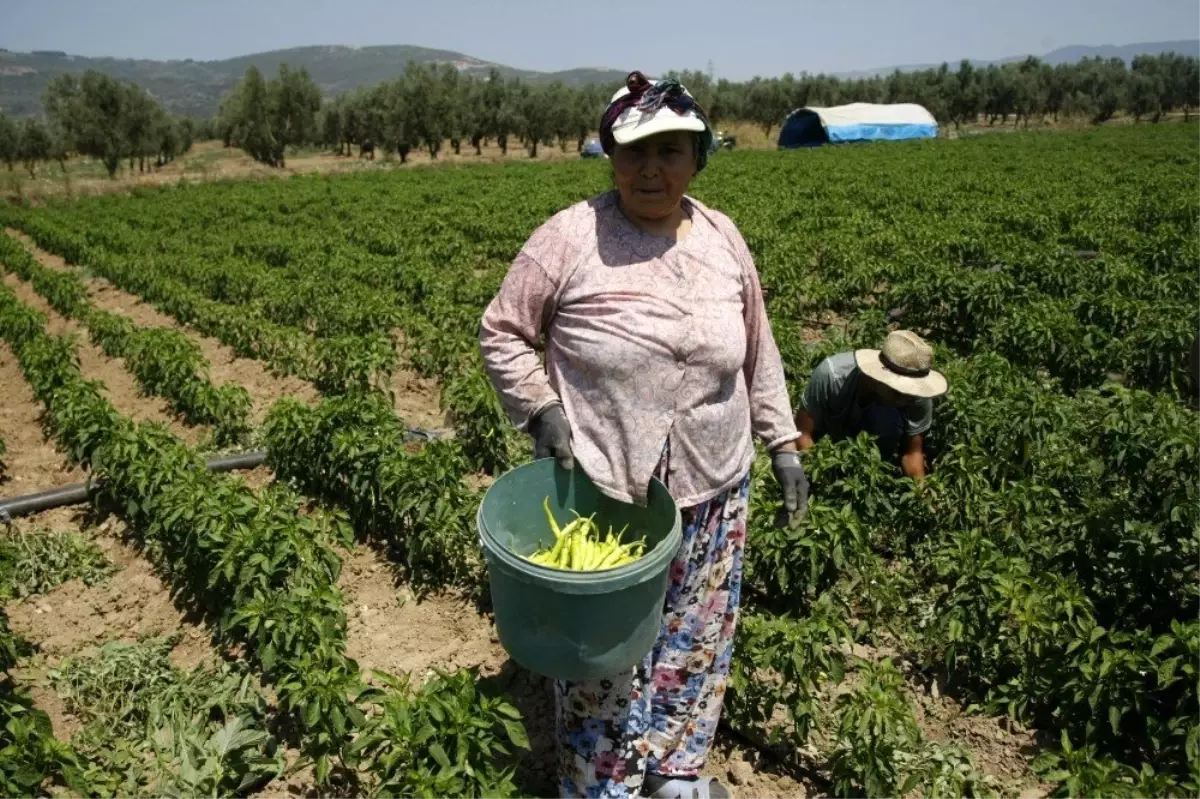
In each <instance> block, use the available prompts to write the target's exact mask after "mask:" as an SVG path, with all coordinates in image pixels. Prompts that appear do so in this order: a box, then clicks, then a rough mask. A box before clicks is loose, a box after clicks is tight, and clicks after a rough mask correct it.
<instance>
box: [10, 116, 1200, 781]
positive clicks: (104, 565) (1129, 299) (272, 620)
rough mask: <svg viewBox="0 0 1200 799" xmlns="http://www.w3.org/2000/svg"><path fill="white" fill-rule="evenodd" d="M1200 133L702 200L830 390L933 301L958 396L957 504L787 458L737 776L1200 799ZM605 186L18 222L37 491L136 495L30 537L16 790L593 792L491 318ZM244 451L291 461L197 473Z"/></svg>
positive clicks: (15, 434)
mask: <svg viewBox="0 0 1200 799" xmlns="http://www.w3.org/2000/svg"><path fill="white" fill-rule="evenodd" d="M1196 137H1197V127H1196V126H1195V125H1182V124H1180V125H1165V126H1156V127H1154V128H1149V127H1134V126H1128V127H1113V128H1104V129H1097V130H1090V131H1086V132H1070V133H1066V132H1063V133H1049V132H1045V133H1042V132H1038V133H1018V134H1012V135H1007V136H979V137H970V138H964V139H960V140H957V141H945V140H940V141H933V142H920V143H909V144H898V145H890V146H874V145H872V146H860V147H850V148H841V149H824V150H815V151H807V152H790V153H776V152H734V153H723V154H721V155H719V156H718V157H715V158H714V159H713V160H712V161H711V162H710V163H711V166H710V168H709V169H708V170H706V171H705V173H703V174H702V175H701V176H700V177H699V178H698V179H697V181H696V182H695V184H694V187H693V188H694V194H695V195H696V196H698V197H699V198H700V199H702V200H703V201H705V202H707V203H710V204H712V205H714V206H715V207H717V208H720V209H721V210H723V211H725V212H726V213H728V214H729V215H730V216H731V217H732V218H733V219H734V220H735V222H737V224H738V226H739V227H740V229H741V230H742V232H743V234H744V235H745V237H746V240H747V242H748V243H749V245H750V248H751V250H752V251H753V253H754V255H755V258H756V262H757V264H758V268H759V270H760V272H761V275H762V280H763V285H764V289H765V291H766V292H767V302H768V308H769V312H770V315H771V318H772V323H773V328H774V333H775V336H776V339H777V341H778V343H779V346H780V349H781V351H782V353H783V356H784V361H785V366H786V368H787V371H788V377H789V389H790V390H791V392H792V395H793V398H794V400H797V401H798V398H799V395H800V393H801V391H802V390H803V386H804V383H805V380H806V378H807V376H808V374H809V373H810V372H811V370H812V368H813V367H814V366H815V365H816V364H817V363H818V362H819V361H820V359H821V358H822V357H824V356H825V355H828V354H831V353H833V352H837V351H841V350H844V349H849V348H852V347H857V346H878V342H879V341H881V340H882V338H883V336H884V335H885V334H886V331H887V330H888V329H889V327H892V328H894V327H896V326H898V325H901V324H902V325H903V326H905V327H908V328H912V329H915V330H918V331H920V332H921V333H922V334H923V335H925V336H927V338H928V339H929V340H930V341H932V342H934V343H935V344H936V347H937V356H936V358H937V361H936V362H937V364H938V365H939V368H941V369H943V370H944V371H945V372H946V374H947V376H948V377H949V379H950V381H951V391H950V393H949V394H948V395H947V396H946V397H945V398H943V399H941V400H939V401H938V402H937V403H936V404H935V421H934V429H933V431H932V433H931V439H930V442H929V447H930V449H931V469H932V471H931V476H930V478H929V479H928V480H927V481H926V483H925V484H924V487H923V488H918V487H916V486H915V485H914V484H913V483H911V482H910V481H905V480H901V479H898V477H897V476H896V475H895V474H893V473H892V471H891V470H890V469H889V468H887V467H886V466H885V465H884V464H883V463H881V462H880V460H879V458H878V456H877V455H876V454H875V449H874V448H873V447H872V446H871V444H870V443H869V442H868V441H866V440H865V439H864V440H858V441H848V442H841V443H838V444H831V443H829V442H822V443H821V444H819V445H818V446H817V447H815V448H814V449H813V450H812V451H811V452H810V453H809V454H808V455H807V456H806V469H807V471H808V473H809V475H810V477H811V479H812V481H813V500H812V503H811V509H810V513H809V516H808V518H807V520H806V521H805V522H804V523H803V524H802V525H801V526H800V527H799V528H797V529H794V530H790V531H787V532H780V531H776V530H775V529H773V528H772V526H771V521H772V519H773V516H774V514H773V512H772V507H773V503H775V502H777V500H778V497H777V496H776V489H775V488H774V486H773V485H772V482H771V480H770V474H769V469H766V468H764V467H765V465H766V464H765V462H762V461H760V463H759V464H758V465H757V467H756V477H755V481H754V486H753V494H752V503H753V508H754V516H753V518H752V520H751V531H750V541H749V545H748V561H747V568H748V572H749V573H748V579H749V582H750V590H749V591H748V594H747V598H746V605H745V608H744V613H743V616H742V621H741V624H740V627H739V638H738V644H737V653H736V656H735V664H734V671H735V678H734V682H733V690H732V692H731V694H730V695H729V696H728V698H727V704H726V716H725V726H724V728H723V730H722V732H721V735H720V737H719V741H718V745H717V748H716V751H715V752H714V756H713V758H712V760H711V762H710V764H709V770H710V772H711V773H713V774H716V775H719V776H722V777H723V778H725V779H727V780H729V781H731V782H732V783H733V785H734V790H735V791H736V792H737V794H738V795H739V796H778V795H788V796H802V795H803V796H851V795H864V794H866V795H923V796H945V795H987V794H998V795H1013V796H1016V795H1022V796H1045V795H1064V796H1065V795H1072V796H1077V795H1089V796H1099V795H1113V796H1135V795H1137V796H1162V795H1177V796H1191V795H1196V793H1197V791H1198V790H1200V785H1198V783H1200V721H1198V716H1200V703H1198V689H1197V682H1198V675H1197V661H1198V658H1200V622H1198V621H1197V617H1198V614H1200V574H1198V571H1197V556H1198V554H1200V488H1198V486H1197V480H1196V475H1197V466H1198V465H1200V464H1198V460H1200V452H1198V442H1197V435H1196V434H1197V421H1198V420H1197V410H1196V401H1195V397H1196V392H1197V386H1196V385H1195V383H1194V377H1193V375H1192V374H1191V372H1190V371H1189V368H1188V363H1187V354H1188V351H1189V348H1190V347H1191V346H1192V342H1193V340H1194V338H1195V337H1196V335H1197V332H1198V331H1200V310H1198V307H1197V297H1198V290H1200V285H1198V283H1200V279H1198V276H1197V264H1198V263H1200V228H1198V220H1200V179H1198V177H1197V175H1198V171H1197V170H1198V167H1200V156H1198V154H1197V150H1196V147H1195V143H1196ZM606 169H607V167H606V165H605V164H603V163H597V162H579V161H569V162H565V163H556V164H541V163H512V162H506V163H503V164H494V165H479V166H447V167H444V168H441V169H420V170H391V171H384V170H363V171H361V172H359V173H356V174H343V175H316V174H312V175H298V176H294V177H291V178H289V179H287V180H282V181H267V182H246V181H240V182H239V181H223V182H210V183H205V184H203V185H194V184H187V185H178V186H168V187H161V188H136V189H134V190H132V191H131V192H130V194H129V195H127V196H117V195H112V196H98V197H89V198H84V199H79V200H75V201H73V202H55V201H50V202H48V204H46V205H44V206H42V207H37V208H31V207H25V206H18V205H11V206H7V207H5V208H3V209H2V210H0V223H3V226H4V227H5V228H6V229H7V235H2V236H0V266H2V267H3V270H4V272H5V277H4V286H3V287H0V339H2V340H3V342H2V343H0V392H2V396H3V402H0V420H2V425H3V426H2V428H0V435H2V436H3V439H4V448H3V449H0V461H2V462H3V464H4V470H3V474H4V479H5V480H6V481H7V482H5V483H4V484H3V487H2V490H3V493H4V495H5V496H11V495H17V494H26V493H30V492H33V491H37V490H43V489H47V488H51V487H54V486H59V485H63V484H66V483H70V482H75V481H79V480H82V479H85V477H90V478H93V479H95V480H96V481H97V485H98V489H97V492H96V494H95V497H94V500H93V502H91V503H90V504H89V505H88V506H86V507H78V508H74V509H59V510H54V511H50V512H46V513H43V514H40V515H37V516H32V517H28V518H24V519H19V520H17V521H15V522H14V523H13V524H12V525H10V526H9V529H8V532H7V534H6V535H5V537H3V538H2V539H0V545H2V546H3V549H2V550H0V591H3V592H4V596H5V597H6V605H5V608H4V610H5V615H4V617H3V618H4V620H5V624H4V626H3V627H2V628H0V634H2V636H3V637H2V638H0V664H2V665H3V667H4V668H5V669H7V672H8V675H9V680H8V681H7V682H5V683H4V684H3V690H2V691H0V713H2V714H5V715H6V716H7V717H8V718H9V719H10V721H9V723H8V724H7V726H5V725H4V724H0V728H3V730H4V731H3V732H0V748H3V747H8V748H7V749H4V750H3V751H4V752H5V754H6V756H7V760H6V761H5V762H4V763H3V764H0V780H3V782H2V783H0V788H3V789H4V790H3V793H5V794H29V793H33V792H38V791H39V790H45V791H49V792H52V793H53V792H61V793H70V794H80V793H87V794H95V795H112V794H113V793H120V794H123V795H132V794H143V795H150V794H153V795H164V794H168V793H171V794H176V793H179V794H193V793H221V794H229V793H238V794H245V795H254V794H260V795H279V794H280V793H284V792H287V793H290V794H293V795H308V794H315V793H318V792H319V793H321V794H329V793H344V794H353V795H361V794H372V795H430V794H435V795H511V794H520V795H548V794H549V793H552V792H553V791H554V786H553V781H552V779H553V776H552V768H553V746H554V741H553V707H552V702H551V695H550V692H549V687H548V685H547V684H546V682H545V681H544V680H542V679H540V678H537V677H535V676H533V675H530V674H528V673H526V672H524V671H523V670H521V669H519V668H517V667H516V666H515V665H514V664H513V663H511V662H509V661H508V660H507V658H506V656H505V655H504V652H503V650H502V649H501V648H500V647H499V645H498V643H497V640H496V638H495V636H494V634H493V631H492V628H491V624H490V620H489V608H488V598H487V589H486V586H487V582H486V573H485V570H484V568H483V565H482V564H481V562H480V559H479V553H478V551H477V541H476V537H475V533H474V530H473V523H474V512H475V509H476V507H477V504H478V502H479V498H480V495H481V491H482V490H483V489H484V487H486V485H488V483H489V481H490V479H491V475H494V474H496V473H497V472H498V471H502V470H504V469H507V468H508V467H510V466H512V465H514V464H515V463H518V462H520V461H522V460H523V459H526V458H528V457H529V451H528V450H529V447H528V444H527V442H526V440H525V439H524V438H523V437H522V436H521V435H519V434H517V433H516V432H515V431H514V430H513V429H512V428H511V427H510V426H509V425H508V423H507V422H506V421H505V420H504V418H503V415H502V413H501V410H500V406H499V403H498V401H497V399H496V397H495V395H494V393H493V392H492V390H491V387H490V384H489V383H488V381H487V379H486V376H485V375H484V373H483V371H482V367H481V362H480V359H479V355H478V348H477V345H476V339H475V333H476V328H477V324H478V319H479V315H480V313H481V311H482V309H483V306H484V305H485V303H486V302H487V301H488V300H489V299H490V297H491V296H492V294H493V293H494V292H495V290H496V288H497V287H498V286H499V283H500V281H501V279H502V278H503V276H504V273H505V269H506V267H507V265H508V263H509V262H510V261H511V259H512V257H513V255H514V254H515V253H516V251H517V250H518V248H519V247H520V246H521V244H522V242H523V241H524V240H525V238H526V237H527V236H528V235H529V233H530V232H531V231H532V230H533V229H534V228H535V227H536V226H537V225H538V224H539V223H541V222H542V221H543V220H545V219H546V218H547V217H548V216H550V215H551V214H553V213H554V212H555V211H557V210H559V209H561V208H563V207H565V206H566V205H568V204H569V203H571V202H574V201H576V200H579V199H583V198H585V197H588V196H590V195H592V194H595V193H597V192H599V191H602V190H605V189H607V188H608V187H609V186H610V185H611V183H610V177H609V175H608V174H607V172H606ZM896 320H899V321H896ZM243 450H262V451H265V453H266V461H265V464H264V465H262V466H259V467H257V468H255V469H253V470H251V471H249V472H243V473H240V474H225V473H213V472H208V471H205V470H204V469H203V468H202V462H203V460H204V459H205V458H206V457H212V456H214V455H217V454H223V453H227V452H237V451H243ZM393 675H394V676H393ZM43 713H44V714H46V715H43ZM526 747H528V749H529V751H525V749H526Z"/></svg>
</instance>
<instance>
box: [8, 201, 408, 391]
mask: <svg viewBox="0 0 1200 799" xmlns="http://www.w3.org/2000/svg"><path fill="white" fill-rule="evenodd" d="M8 213H9V214H11V213H12V212H11V211H8ZM2 215H3V213H0V216H2ZM9 221H13V220H11V219H10V220H9ZM20 227H21V228H22V229H23V230H24V231H25V232H26V233H28V234H29V235H30V236H31V237H32V238H33V239H34V241H35V242H36V243H37V244H38V245H39V246H41V247H44V248H46V249H47V250H49V251H51V252H54V253H56V254H59V255H61V256H62V257H64V258H66V259H67V260H68V261H70V262H71V263H72V264H74V265H76V266H79V267H82V268H84V269H86V270H88V271H90V272H92V273H94V274H98V275H100V276H102V277H104V278H106V279H108V280H110V281H111V282H112V283H113V284H114V285H116V286H118V287H119V288H122V289H124V290H126V291H129V292H131V293H134V294H137V295H138V296H140V297H142V298H143V299H145V300H146V301H147V302H150V303H151V304H153V305H154V307H156V308H157V309H158V310H159V311H161V312H163V313H166V314H169V315H171V316H173V317H175V318H176V319H177V320H179V321H180V322H182V323H184V324H188V325H191V326H192V327H194V328H195V329H197V330H199V331H200V332H202V333H204V334H206V335H210V336H213V337H214V338H216V339H217V340H218V341H221V342H222V343H223V344H226V345H227V346H229V347H230V348H231V349H233V351H234V352H235V353H237V354H238V355H240V356H243V357H250V358H259V359H261V360H263V361H264V362H265V363H266V364H267V365H268V366H269V367H270V368H271V370H272V371H273V372H275V373H276V374H280V375H295V376H298V377H301V378H304V379H306V380H311V381H312V382H313V383H314V384H316V386H317V387H318V388H319V389H321V390H322V391H324V392H327V393H342V392H347V391H354V390H360V389H364V388H367V387H371V386H381V385H385V384H386V382H387V378H388V376H389V375H390V374H391V371H392V370H393V369H394V367H395V363H396V353H395V347H394V344H393V342H392V341H391V339H390V337H389V336H387V335H386V334H384V333H375V334H370V335H366V336H358V335H353V334H350V335H344V336H334V337H330V338H315V337H313V336H312V335H311V334H309V333H307V332H305V331H304V330H300V329H298V328H295V327H290V326H287V325H280V324H276V323H273V322H271V321H270V320H269V319H266V318H264V317H262V316H261V315H258V314H255V313H253V312H252V311H250V310H249V309H248V308H246V307H242V306H235V305H230V304H227V303H224V302H220V301H216V300H212V299H210V298H209V297H207V296H205V295H204V294H202V293H200V292H199V291H197V290H195V289H194V288H192V287H190V286H188V285H187V284H185V283H183V282H181V281H179V280H177V279H175V278H173V277H171V276H170V271H169V270H168V269H165V268H160V266H161V264H159V263H157V262H154V261H151V260H148V259H145V258H126V257H122V256H120V255H116V254H113V253H110V252H107V251H104V250H102V249H100V248H96V247H92V246H90V245H89V244H88V243H87V242H86V241H85V240H84V239H82V238H81V237H80V236H78V235H77V234H76V233H75V232H74V231H72V230H70V229H66V228H63V227H61V226H58V225H54V224H48V222H47V220H44V219H41V218H34V217H24V216H22V218H21V220H20Z"/></svg>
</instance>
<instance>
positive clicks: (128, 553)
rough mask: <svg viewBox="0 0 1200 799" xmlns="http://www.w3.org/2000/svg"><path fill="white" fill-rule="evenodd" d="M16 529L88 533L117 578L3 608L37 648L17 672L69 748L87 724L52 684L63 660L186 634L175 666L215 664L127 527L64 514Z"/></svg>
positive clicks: (78, 583)
mask: <svg viewBox="0 0 1200 799" xmlns="http://www.w3.org/2000/svg"><path fill="white" fill-rule="evenodd" d="M14 525H15V526H16V528H17V529H21V530H24V531H26V532H29V533H30V534H36V533H37V532H38V531H39V530H42V529H56V530H71V531H75V532H82V533H83V534H85V535H86V536H87V537H88V538H90V539H91V540H93V541H95V543H96V544H97V545H98V546H99V547H100V550H101V551H102V552H103V553H104V555H105V557H107V558H108V559H109V560H110V561H111V562H112V563H113V564H114V565H116V566H117V567H118V569H119V570H118V571H117V572H115V573H114V574H112V575H109V577H108V578H107V579H105V580H103V581H101V582H99V583H97V584H96V585H91V586H89V585H85V584H84V583H83V581H82V580H71V581H70V582H67V583H64V584H62V585H60V586H58V587H57V588H55V589H54V590H52V591H50V592H49V593H46V594H42V595H39V596H33V597H27V598H25V599H21V600H14V601H12V602H9V603H8V605H7V606H6V608H5V611H6V613H7V614H8V617H9V623H10V626H11V627H12V629H13V631H14V632H16V633H18V634H19V635H21V636H22V637H23V638H25V639H26V640H27V641H29V642H30V643H31V644H32V645H34V647H35V655H34V656H33V657H32V658H29V659H27V660H26V661H25V662H24V663H22V665H21V666H20V667H19V668H17V669H14V671H13V673H14V676H15V677H16V679H17V680H18V681H19V682H20V683H22V684H24V685H25V686H26V687H28V688H29V689H30V692H31V694H32V695H33V699H34V702H35V703H36V705H37V706H38V707H39V708H41V709H42V710H44V711H45V712H46V713H47V715H49V716H50V720H51V722H52V724H53V726H54V733H55V736H56V737H57V738H59V739H60V740H67V739H69V738H70V736H71V735H72V734H74V733H75V732H76V731H78V729H79V728H80V726H81V724H80V722H79V720H78V719H77V718H75V717H74V716H73V715H72V714H71V713H69V712H68V711H67V709H66V706H65V705H64V704H63V701H62V700H61V699H60V698H59V697H58V695H57V694H56V693H55V692H54V690H53V688H52V687H51V686H50V684H49V680H48V678H47V675H48V673H49V672H50V670H52V669H54V668H57V667H58V666H59V665H60V664H61V663H62V662H63V660H64V659H65V658H68V657H72V656H78V655H82V654H85V653H88V652H92V651H95V650H96V649H97V648H99V647H100V646H101V645H103V644H105V643H108V642H110V641H126V642H135V641H137V640H138V639H140V638H143V637H147V636H160V635H170V634H172V633H179V634H180V641H179V643H178V644H176V646H175V648H174V649H173V650H172V651H171V661H172V662H173V663H174V664H175V665H177V666H179V667H180V668H183V669H190V668H192V667H194V666H196V665H198V664H200V663H201V662H204V661H206V660H210V659H215V658H216V657H217V655H216V653H215V651H214V649H213V647H212V645H211V633H210V631H209V630H208V629H207V627H206V626H205V624H204V622H203V621H202V620H200V619H199V618H197V617H196V615H195V614H194V613H190V612H189V611H188V610H187V609H186V608H183V607H181V606H180V605H178V604H177V603H176V602H175V601H174V600H173V598H172V592H171V589H170V587H169V586H167V585H166V584H164V583H163V582H162V580H161V579H160V578H159V577H158V576H157V575H156V574H155V573H154V568H153V566H151V565H150V563H149V561H148V560H147V559H146V558H145V557H144V556H143V555H142V554H141V553H139V552H138V551H137V550H136V549H135V548H134V547H133V546H131V545H130V544H128V543H126V529H125V526H124V523H123V522H121V521H120V520H119V519H117V518H115V517H109V518H108V519H106V520H104V521H103V522H101V523H100V524H99V525H98V526H95V527H90V528H89V527H88V526H87V523H86V521H85V520H84V516H83V515H82V512H81V511H79V510H77V509H76V510H72V509H65V508H63V509H59V510H57V511H53V512H51V513H46V514H40V515H38V516H37V517H35V518H34V519H32V520H27V519H17V520H16V521H14Z"/></svg>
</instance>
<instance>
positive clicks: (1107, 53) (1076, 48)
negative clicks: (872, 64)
mask: <svg viewBox="0 0 1200 799" xmlns="http://www.w3.org/2000/svg"><path fill="white" fill-rule="evenodd" d="M1170 52H1175V53H1179V54H1180V55H1185V56H1191V57H1192V58H1200V39H1180V40H1177V41H1173V42H1142V43H1140V44H1122V45H1113V44H1104V45H1098V46H1092V45H1086V44H1072V45H1067V46H1066V47H1059V48H1057V49H1055V50H1051V51H1050V52H1048V53H1045V54H1044V55H1037V54H1036V53H1026V54H1024V55H1014V56H1008V57H1007V58H1000V59H997V60H995V61H980V60H978V59H974V58H968V59H966V60H967V61H970V62H971V63H972V64H974V65H975V66H977V67H986V66H988V65H989V64H1010V63H1012V62H1014V61H1024V60H1025V59H1026V58H1028V57H1029V56H1031V55H1034V56H1037V58H1040V59H1041V60H1042V61H1045V62H1046V63H1047V64H1050V65H1051V66H1057V65H1059V64H1074V63H1076V62H1078V61H1082V60H1083V59H1085V58H1095V57H1097V56H1099V57H1101V58H1120V59H1121V60H1122V61H1124V62H1125V63H1126V64H1128V63H1130V62H1131V61H1133V59H1134V57H1135V56H1139V55H1159V54H1160V53H1170ZM961 61H962V59H956V60H953V61H949V62H948V63H949V64H950V66H951V67H955V66H957V65H958V64H959V62H961ZM940 66H941V62H938V63H936V64H903V65H901V66H894V67H876V68H874V69H863V70H858V71H856V72H841V73H838V74H837V77H839V78H870V77H874V76H875V75H888V74H890V73H892V72H894V71H896V70H899V71H901V72H918V71H920V70H922V69H937V68H938V67H940Z"/></svg>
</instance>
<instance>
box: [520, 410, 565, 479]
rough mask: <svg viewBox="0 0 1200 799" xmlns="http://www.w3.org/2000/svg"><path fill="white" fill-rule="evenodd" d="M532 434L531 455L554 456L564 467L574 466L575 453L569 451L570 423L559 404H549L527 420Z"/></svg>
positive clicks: (536, 456) (539, 456)
mask: <svg viewBox="0 0 1200 799" xmlns="http://www.w3.org/2000/svg"><path fill="white" fill-rule="evenodd" d="M529 434H530V435H531V436H533V457H534V458H551V457H552V458H554V459H555V460H557V461H558V465H559V466H561V467H562V468H564V469H568V470H569V469H574V468H575V453H573V452H571V425H570V424H568V423H567V413H566V411H564V410H563V407H562V406H561V405H550V406H549V407H547V408H546V409H545V410H543V411H542V412H541V413H539V414H538V415H537V416H535V417H533V418H532V419H530V420H529Z"/></svg>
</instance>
